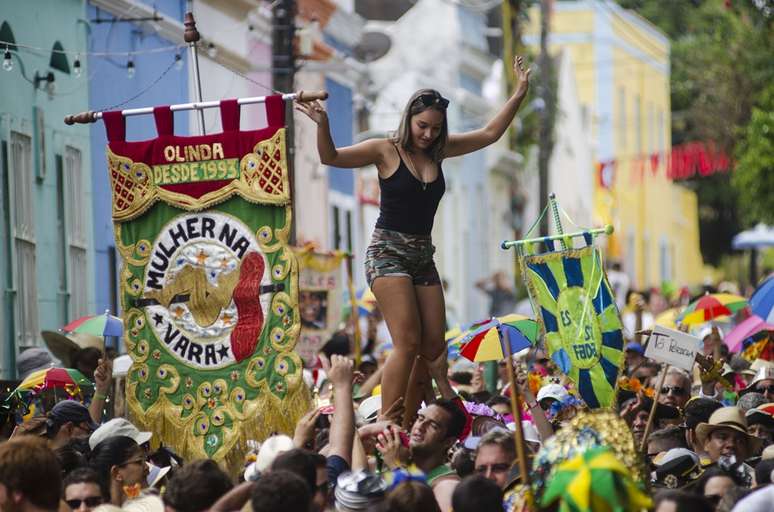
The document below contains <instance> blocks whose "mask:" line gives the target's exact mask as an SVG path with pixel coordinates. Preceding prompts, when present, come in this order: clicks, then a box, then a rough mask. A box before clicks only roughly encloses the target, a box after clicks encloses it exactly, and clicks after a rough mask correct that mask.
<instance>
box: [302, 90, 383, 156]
mask: <svg viewBox="0 0 774 512" xmlns="http://www.w3.org/2000/svg"><path fill="white" fill-rule="evenodd" d="M296 110H298V111H299V112H302V113H303V114H305V115H306V116H307V117H308V118H309V119H311V120H312V121H314V122H315V124H316V125H317V152H318V153H319V154H320V163H322V164H325V165H333V166H335V167H342V168H347V169H352V168H355V167H364V166H366V165H371V164H373V165H378V164H380V163H381V162H382V161H383V159H384V154H385V152H386V150H387V147H388V146H387V144H389V141H387V140H386V139H370V140H365V141H363V142H359V143H357V144H354V145H352V146H347V147H344V148H337V147H336V145H335V144H334V143H333V137H332V136H331V128H330V126H329V124H328V114H327V112H325V109H324V108H323V106H322V104H321V103H320V102H319V101H307V102H300V101H297V102H296Z"/></svg>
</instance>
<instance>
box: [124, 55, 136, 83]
mask: <svg viewBox="0 0 774 512" xmlns="http://www.w3.org/2000/svg"><path fill="white" fill-rule="evenodd" d="M135 72H136V70H135V69H134V61H133V60H132V59H129V61H128V62H127V63H126V77H127V78H129V79H131V78H134V74H135Z"/></svg>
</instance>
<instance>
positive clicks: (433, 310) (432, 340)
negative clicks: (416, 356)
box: [414, 284, 446, 361]
mask: <svg viewBox="0 0 774 512" xmlns="http://www.w3.org/2000/svg"><path fill="white" fill-rule="evenodd" d="M414 290H415V291H416V295H417V305H418V306H419V318H420V324H421V325H422V335H421V339H422V341H421V342H420V345H419V353H420V355H421V356H422V357H423V358H425V359H427V360H428V361H432V360H433V359H435V358H437V357H438V356H439V355H441V352H443V351H444V350H446V341H445V339H444V334H445V333H446V303H445V302H444V298H443V288H442V287H441V285H440V284H439V285H434V286H415V287H414Z"/></svg>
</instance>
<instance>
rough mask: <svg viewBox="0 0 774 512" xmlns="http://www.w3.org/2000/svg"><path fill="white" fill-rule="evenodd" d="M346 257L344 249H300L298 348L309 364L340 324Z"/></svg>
mask: <svg viewBox="0 0 774 512" xmlns="http://www.w3.org/2000/svg"><path fill="white" fill-rule="evenodd" d="M345 257H346V254H345V253H343V252H335V253H327V254H320V253H315V252H313V251H312V250H311V249H308V248H299V249H297V250H296V259H297V260H298V269H299V271H298V310H299V314H300V317H301V333H300V334H299V337H298V343H296V352H298V355H300V356H301V359H303V360H304V364H305V365H306V366H307V367H311V366H314V363H315V362H316V359H317V352H318V351H319V350H320V348H322V346H323V345H325V343H327V342H328V340H329V339H330V338H331V336H333V333H334V332H336V329H338V327H339V320H341V302H342V297H343V296H344V282H343V279H342V278H343V275H344V272H343V270H342V267H341V262H342V260H343V259H344V258H345Z"/></svg>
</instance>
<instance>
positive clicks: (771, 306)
mask: <svg viewBox="0 0 774 512" xmlns="http://www.w3.org/2000/svg"><path fill="white" fill-rule="evenodd" d="M750 309H752V312H753V314H754V315H758V316H759V317H761V318H762V319H763V320H765V321H766V322H767V323H770V324H774V276H771V277H769V278H768V279H766V280H765V281H764V282H763V284H762V285H760V286H759V287H758V289H756V290H755V292H754V293H753V295H752V297H751V298H750Z"/></svg>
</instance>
